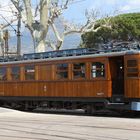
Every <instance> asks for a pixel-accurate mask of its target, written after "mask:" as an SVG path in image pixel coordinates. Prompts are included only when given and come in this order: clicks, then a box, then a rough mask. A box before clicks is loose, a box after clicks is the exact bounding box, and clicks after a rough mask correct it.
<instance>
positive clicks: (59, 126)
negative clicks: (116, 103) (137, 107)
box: [0, 108, 140, 140]
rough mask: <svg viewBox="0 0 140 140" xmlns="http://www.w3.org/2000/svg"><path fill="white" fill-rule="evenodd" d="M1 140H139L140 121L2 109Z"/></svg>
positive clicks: (137, 119) (138, 119)
mask: <svg viewBox="0 0 140 140" xmlns="http://www.w3.org/2000/svg"><path fill="white" fill-rule="evenodd" d="M0 140H140V118H135V119H134V118H133V119H132V118H117V117H97V116H96V117H95V116H94V117H93V116H92V117H91V116H76V115H56V114H39V113H26V112H20V111H13V110H9V109H3V108H0Z"/></svg>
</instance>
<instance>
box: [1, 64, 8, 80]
mask: <svg viewBox="0 0 140 140" xmlns="http://www.w3.org/2000/svg"><path fill="white" fill-rule="evenodd" d="M1 68H5V69H6V72H5V77H6V79H1V78H0V82H5V81H8V75H7V72H8V67H7V66H0V69H1Z"/></svg>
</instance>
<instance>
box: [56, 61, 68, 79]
mask: <svg viewBox="0 0 140 140" xmlns="http://www.w3.org/2000/svg"><path fill="white" fill-rule="evenodd" d="M64 64H67V68H66V69H58V65H64ZM65 72H66V73H67V78H65V77H63V78H58V73H65ZM55 79H56V80H60V81H63V80H69V63H58V64H55Z"/></svg>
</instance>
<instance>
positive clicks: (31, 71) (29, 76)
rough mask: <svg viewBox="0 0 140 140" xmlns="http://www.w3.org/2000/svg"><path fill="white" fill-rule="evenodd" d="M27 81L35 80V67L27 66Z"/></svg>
mask: <svg viewBox="0 0 140 140" xmlns="http://www.w3.org/2000/svg"><path fill="white" fill-rule="evenodd" d="M25 80H35V66H25Z"/></svg>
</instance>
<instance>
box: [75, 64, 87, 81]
mask: <svg viewBox="0 0 140 140" xmlns="http://www.w3.org/2000/svg"><path fill="white" fill-rule="evenodd" d="M85 69H86V65H85V63H75V64H73V77H74V79H76V78H85V77H86V74H85Z"/></svg>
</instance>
